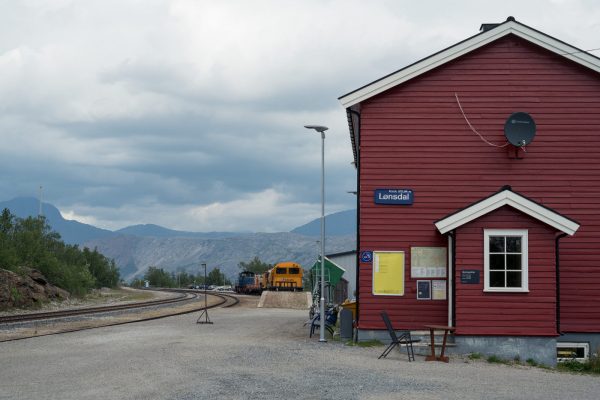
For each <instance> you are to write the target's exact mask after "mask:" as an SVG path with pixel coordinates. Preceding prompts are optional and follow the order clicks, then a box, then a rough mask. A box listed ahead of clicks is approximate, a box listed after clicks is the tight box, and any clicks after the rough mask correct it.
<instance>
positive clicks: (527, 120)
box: [504, 112, 535, 147]
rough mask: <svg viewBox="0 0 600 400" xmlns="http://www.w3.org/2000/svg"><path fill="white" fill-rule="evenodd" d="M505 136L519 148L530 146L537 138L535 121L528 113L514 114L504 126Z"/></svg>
mask: <svg viewBox="0 0 600 400" xmlns="http://www.w3.org/2000/svg"><path fill="white" fill-rule="evenodd" d="M504 136H506V139H507V140H508V141H509V142H510V143H511V144H513V145H515V146H517V147H523V146H525V145H528V144H529V143H531V141H532V140H533V138H534V137H535V121H534V120H533V118H531V115H529V114H527V113H524V112H516V113H513V114H511V115H510V117H508V119H507V120H506V123H505V124H504Z"/></svg>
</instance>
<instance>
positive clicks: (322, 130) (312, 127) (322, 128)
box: [304, 125, 329, 133]
mask: <svg viewBox="0 0 600 400" xmlns="http://www.w3.org/2000/svg"><path fill="white" fill-rule="evenodd" d="M304 127H305V128H306V129H314V130H315V131H317V132H321V133H323V132H325V131H326V130H327V129H329V128H328V127H326V126H322V125H304Z"/></svg>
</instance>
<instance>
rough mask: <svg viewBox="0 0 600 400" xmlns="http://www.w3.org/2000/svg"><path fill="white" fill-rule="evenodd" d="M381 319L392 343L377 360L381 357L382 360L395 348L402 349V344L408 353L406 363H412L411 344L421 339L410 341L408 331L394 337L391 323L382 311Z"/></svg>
mask: <svg viewBox="0 0 600 400" xmlns="http://www.w3.org/2000/svg"><path fill="white" fill-rule="evenodd" d="M381 318H383V322H385V326H386V327H387V330H388V333H389V334H390V338H391V339H392V343H390V345H389V346H388V347H387V349H385V350H384V351H383V353H381V355H380V356H379V357H378V359H379V358H381V357H383V358H385V357H387V355H388V354H390V351H392V349H393V348H394V347H396V346H400V347H402V345H403V344H404V345H406V352H407V353H408V361H414V360H415V353H414V351H413V345H412V344H413V343H418V342H420V341H421V339H412V338H411V337H410V331H402V332H400V334H399V336H398V335H396V331H395V330H394V328H393V327H392V322H391V321H390V317H389V316H388V314H387V312H385V311H382V312H381ZM400 347H399V348H398V350H400Z"/></svg>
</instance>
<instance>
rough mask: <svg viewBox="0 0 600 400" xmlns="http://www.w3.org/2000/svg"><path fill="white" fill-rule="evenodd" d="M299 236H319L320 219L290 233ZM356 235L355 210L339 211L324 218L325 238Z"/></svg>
mask: <svg viewBox="0 0 600 400" xmlns="http://www.w3.org/2000/svg"><path fill="white" fill-rule="evenodd" d="M291 232H292V233H297V234H299V235H305V236H320V235H321V218H317V219H314V220H312V221H310V222H309V223H308V224H305V225H302V226H299V227H297V228H295V229H293V230H292V231H291ZM355 234H356V210H346V211H340V212H336V213H333V214H329V215H326V216H325V236H345V235H355Z"/></svg>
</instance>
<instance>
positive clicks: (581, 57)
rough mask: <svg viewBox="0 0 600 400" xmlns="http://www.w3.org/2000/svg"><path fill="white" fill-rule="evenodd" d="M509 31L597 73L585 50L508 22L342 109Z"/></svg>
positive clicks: (599, 68) (369, 89)
mask: <svg viewBox="0 0 600 400" xmlns="http://www.w3.org/2000/svg"><path fill="white" fill-rule="evenodd" d="M509 34H514V35H516V36H519V37H521V38H522V39H524V40H527V41H529V42H531V43H534V44H536V45H538V46H540V47H543V48H545V49H547V50H549V51H551V52H554V53H556V54H558V55H560V56H563V57H565V58H567V59H569V60H571V61H574V62H576V63H578V64H581V65H583V66H585V67H587V68H590V69H592V70H594V71H596V72H600V60H598V59H597V58H595V57H593V56H591V55H589V54H587V53H582V52H581V51H580V50H578V49H577V48H575V47H573V46H571V45H568V44H566V43H563V42H561V41H559V40H557V39H554V38H552V37H550V36H548V35H545V34H543V33H541V32H538V31H536V30H534V29H531V28H529V27H527V26H525V25H522V24H520V23H518V22H516V21H509V22H506V23H503V24H502V25H500V26H498V27H497V28H494V29H491V30H489V31H487V32H484V33H481V34H478V35H475V36H473V37H471V38H470V39H467V40H465V41H463V42H461V43H458V44H456V45H454V46H451V47H449V48H448V49H446V50H443V51H441V52H440V53H438V54H435V55H433V56H431V57H427V58H426V59H424V60H422V61H420V62H417V63H416V64H413V65H411V66H409V67H407V68H404V69H402V70H400V71H398V72H396V73H393V74H391V75H389V76H387V77H385V78H383V79H380V80H378V81H375V82H373V83H371V84H369V85H367V86H365V87H363V88H361V89H359V90H356V91H354V92H351V93H348V94H347V95H345V96H343V97H341V98H340V102H341V103H342V105H343V106H344V108H348V107H351V106H353V105H355V104H358V103H360V102H362V101H364V100H367V99H369V98H371V97H373V96H375V95H377V94H379V93H382V92H384V91H386V90H388V89H390V88H392V87H394V86H397V85H399V84H401V83H404V82H406V81H408V80H410V79H413V78H415V77H417V76H419V75H421V74H424V73H425V72H427V71H430V70H432V69H434V68H437V67H438V66H440V65H442V64H445V63H447V62H449V61H452V60H454V59H455V58H458V57H460V56H462V55H464V54H466V53H469V52H471V51H473V50H476V49H478V48H480V47H483V46H485V45H486V44H488V43H491V42H493V41H495V40H497V39H500V38H502V37H504V36H506V35H509Z"/></svg>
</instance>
